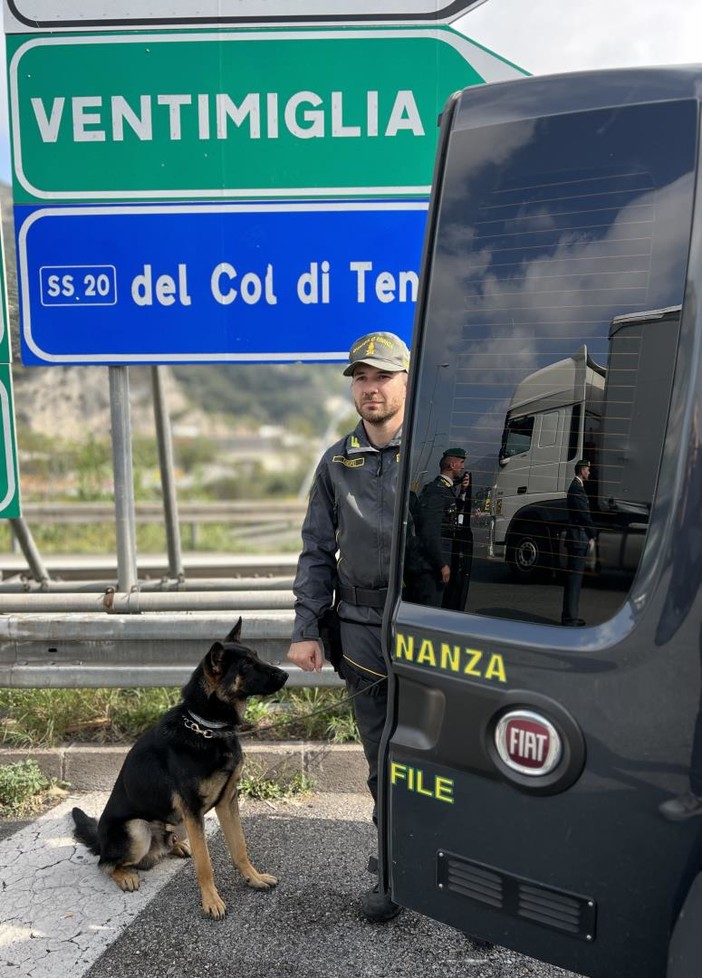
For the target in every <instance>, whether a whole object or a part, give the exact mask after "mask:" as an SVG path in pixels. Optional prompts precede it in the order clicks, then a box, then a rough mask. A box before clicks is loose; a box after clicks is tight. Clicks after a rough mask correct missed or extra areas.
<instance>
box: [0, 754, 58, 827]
mask: <svg viewBox="0 0 702 978" xmlns="http://www.w3.org/2000/svg"><path fill="white" fill-rule="evenodd" d="M62 793H63V789H62V788H61V787H60V786H59V785H58V784H57V783H56V782H55V781H53V780H50V779H49V778H46V777H44V775H43V774H42V773H41V770H40V769H39V765H38V764H37V762H36V761H31V760H30V761H18V762H17V763H16V764H2V765H0V816H2V817H3V818H7V817H10V816H22V815H31V814H33V813H34V812H37V811H40V810H41V808H43V806H44V805H45V804H46V803H47V802H48V801H50V800H56V799H57V796H58V795H60V794H62Z"/></svg>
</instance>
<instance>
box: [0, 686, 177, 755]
mask: <svg viewBox="0 0 702 978" xmlns="http://www.w3.org/2000/svg"><path fill="white" fill-rule="evenodd" d="M179 699H180V691H179V690H178V689H176V688H170V687H169V688H165V687H156V688H154V689H0V744H3V745H5V746H6V747H22V748H27V747H32V748H37V747H56V746H58V745H59V744H64V743H70V742H78V743H94V744H109V743H123V742H125V741H126V742H129V741H133V740H135V739H136V738H137V737H138V736H139V734H141V733H143V731H144V730H147V729H148V728H149V727H152V726H153V725H154V723H156V721H157V720H158V718H159V717H160V716H161V714H162V713H164V712H165V711H166V710H167V709H168V708H169V707H171V706H173V705H174V704H175V703H177V702H178V700H179Z"/></svg>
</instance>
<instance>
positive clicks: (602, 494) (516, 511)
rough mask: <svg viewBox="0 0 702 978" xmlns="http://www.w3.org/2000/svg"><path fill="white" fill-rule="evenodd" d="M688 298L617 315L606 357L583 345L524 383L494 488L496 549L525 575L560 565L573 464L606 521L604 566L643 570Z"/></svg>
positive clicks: (600, 550)
mask: <svg viewBox="0 0 702 978" xmlns="http://www.w3.org/2000/svg"><path fill="white" fill-rule="evenodd" d="M680 308H681V307H680V306H672V307H669V308H667V309H655V310H648V311H646V312H643V313H635V314H631V315H622V316H616V317H615V318H614V319H613V320H612V323H611V326H610V329H609V351H608V357H607V365H606V367H605V366H601V365H600V364H598V363H596V362H595V361H594V360H593V359H592V358H591V357H590V356H589V354H588V351H587V347H586V346H583V347H581V349H579V350H578V351H577V352H576V353H574V354H573V355H572V356H570V357H567V358H566V359H563V360H559V361H557V362H556V363H553V364H550V365H549V366H547V367H543V368H541V369H540V370H536V371H534V372H533V373H531V374H529V376H527V377H525V378H524V380H522V381H521V383H520V384H519V385H518V386H517V388H516V390H515V392H514V395H513V397H512V400H511V403H510V407H509V410H508V412H507V416H506V419H505V426H504V431H503V435H502V445H501V448H500V453H499V469H498V472H497V477H496V481H495V485H494V487H493V490H492V494H491V506H492V509H491V514H492V517H493V533H494V537H493V553H494V556H496V557H498V558H505V559H506V560H507V561H508V563H509V565H510V569H511V570H512V571H513V574H514V576H515V577H516V578H517V579H521V580H529V579H533V578H534V577H535V576H537V575H538V574H539V573H540V572H542V571H544V570H547V569H550V568H554V567H557V566H558V564H559V552H560V546H561V537H562V534H563V531H564V530H565V527H566V525H567V505H566V493H567V490H568V485H569V484H570V482H571V480H572V478H573V466H574V464H575V462H576V461H577V460H578V459H580V458H586V459H587V460H588V461H589V462H590V463H591V466H592V474H591V478H590V481H589V483H588V485H587V487H586V488H587V491H588V493H589V496H590V509H591V512H592V516H593V519H594V521H595V524H596V525H597V527H598V541H597V565H598V566H599V567H601V568H603V569H608V570H625V571H630V572H632V571H634V570H635V569H636V566H637V564H638V560H639V557H640V554H641V548H642V545H643V540H644V537H645V532H646V527H647V524H648V518H649V514H650V509H651V502H652V499H653V492H654V488H655V481H656V477H657V473H658V463H659V459H660V455H661V450H662V446H663V438H664V435H665V427H666V423H667V418H668V406H669V403H670V395H671V390H672V384H673V374H674V369H675V358H676V353H677V346H678V332H679V326H680Z"/></svg>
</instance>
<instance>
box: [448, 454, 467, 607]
mask: <svg viewBox="0 0 702 978" xmlns="http://www.w3.org/2000/svg"><path fill="white" fill-rule="evenodd" d="M455 492H456V508H457V514H456V529H455V531H454V535H453V548H452V550H451V576H450V577H449V582H448V584H447V586H446V590H445V591H444V600H443V605H442V606H443V607H444V608H451V609H453V610H454V611H465V609H466V601H467V600H468V587H469V585H470V573H471V570H472V568H473V531H472V529H471V526H470V515H471V509H472V506H473V492H472V478H471V474H470V472H464V473H463V474H462V476H461V480H460V482H459V483H458V484H457V486H456V490H455Z"/></svg>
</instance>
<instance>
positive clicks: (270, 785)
mask: <svg viewBox="0 0 702 978" xmlns="http://www.w3.org/2000/svg"><path fill="white" fill-rule="evenodd" d="M311 790H312V779H311V778H309V777H308V776H307V775H306V774H303V773H302V772H301V771H295V772H294V773H292V774H291V773H290V772H288V771H285V770H279V769H278V768H273V769H272V770H268V771H267V770H265V768H264V767H263V766H262V765H260V764H249V763H247V764H246V765H245V766H244V772H243V774H242V777H241V781H240V782H239V793H240V794H241V795H243V796H244V797H245V798H259V799H261V800H262V801H274V800H275V799H278V798H290V797H292V796H293V795H303V794H306V793H307V792H308V791H311Z"/></svg>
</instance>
